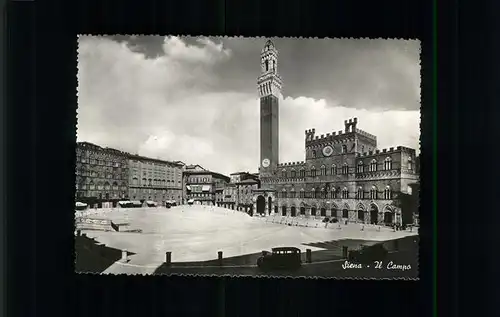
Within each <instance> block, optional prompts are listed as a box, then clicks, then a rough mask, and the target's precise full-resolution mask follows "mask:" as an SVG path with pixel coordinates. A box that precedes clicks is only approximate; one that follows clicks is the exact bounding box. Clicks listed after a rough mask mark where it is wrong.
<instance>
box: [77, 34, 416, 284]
mask: <svg viewBox="0 0 500 317" xmlns="http://www.w3.org/2000/svg"><path fill="white" fill-rule="evenodd" d="M77 41H78V52H77V53H78V54H77V57H78V61H77V65H78V74H77V77H78V89H77V98H78V111H77V121H78V124H77V142H76V147H75V151H76V162H75V196H74V197H75V204H74V210H73V211H72V212H73V213H74V215H75V270H76V272H77V273H94V274H129V275H137V274H139V275H217V276H222V275H229V276H256V277H259V276H262V277H277V278H282V277H306V278H341V279H353V278H356V279H360V278H361V279H418V278H419V268H418V267H419V228H420V222H419V215H420V208H419V207H420V206H419V192H420V177H419V174H420V121H421V118H420V108H421V98H420V85H421V77H420V71H421V69H420V68H421V67H420V41H419V40H417V39H384V38H380V39H375V38H374V39H368V38H363V39H356V38H338V39H336V38H323V39H318V38H244V37H234V38H231V37H191V36H141V35H114V36H112V35H106V36H86V35H81V36H79V37H78V39H77ZM424 212H425V210H424Z"/></svg>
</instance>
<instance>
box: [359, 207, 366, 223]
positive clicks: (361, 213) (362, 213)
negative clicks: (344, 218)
mask: <svg viewBox="0 0 500 317" xmlns="http://www.w3.org/2000/svg"><path fill="white" fill-rule="evenodd" d="M358 220H359V221H361V222H364V221H365V208H364V207H363V205H359V206H358Z"/></svg>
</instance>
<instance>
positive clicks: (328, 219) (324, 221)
mask: <svg viewBox="0 0 500 317" xmlns="http://www.w3.org/2000/svg"><path fill="white" fill-rule="evenodd" d="M329 221H330V218H328V217H325V218H323V220H321V222H323V223H328V222H329Z"/></svg>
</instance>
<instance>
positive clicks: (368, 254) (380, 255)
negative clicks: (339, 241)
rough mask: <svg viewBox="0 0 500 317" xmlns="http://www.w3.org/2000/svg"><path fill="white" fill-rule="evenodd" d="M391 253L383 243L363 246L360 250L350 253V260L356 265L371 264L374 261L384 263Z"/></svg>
mask: <svg viewBox="0 0 500 317" xmlns="http://www.w3.org/2000/svg"><path fill="white" fill-rule="evenodd" d="M388 253H389V252H388V251H387V249H386V248H385V247H384V246H383V244H382V243H377V244H374V245H371V246H365V245H363V246H361V249H359V250H353V251H350V252H349V255H348V260H349V261H350V262H354V263H362V264H365V263H366V264H369V263H373V261H382V260H384V259H385V258H386V257H387V254H388Z"/></svg>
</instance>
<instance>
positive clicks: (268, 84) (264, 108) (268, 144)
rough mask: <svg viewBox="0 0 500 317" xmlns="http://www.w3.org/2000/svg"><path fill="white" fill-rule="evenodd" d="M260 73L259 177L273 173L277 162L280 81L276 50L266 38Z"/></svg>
mask: <svg viewBox="0 0 500 317" xmlns="http://www.w3.org/2000/svg"><path fill="white" fill-rule="evenodd" d="M260 64H261V74H260V76H259V78H258V79H257V87H258V91H259V97H260V164H259V167H260V169H259V174H260V177H261V178H268V177H271V176H272V175H273V172H274V171H275V170H276V167H277V165H278V163H279V104H278V102H279V94H280V92H281V86H282V81H281V77H280V76H279V75H278V51H277V50H276V47H275V46H274V43H273V42H272V41H271V40H268V41H267V42H266V44H265V46H264V48H263V49H262V52H261V54H260Z"/></svg>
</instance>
